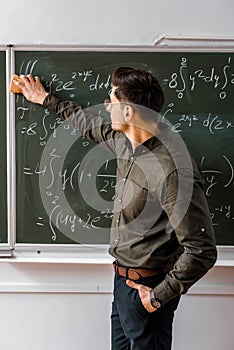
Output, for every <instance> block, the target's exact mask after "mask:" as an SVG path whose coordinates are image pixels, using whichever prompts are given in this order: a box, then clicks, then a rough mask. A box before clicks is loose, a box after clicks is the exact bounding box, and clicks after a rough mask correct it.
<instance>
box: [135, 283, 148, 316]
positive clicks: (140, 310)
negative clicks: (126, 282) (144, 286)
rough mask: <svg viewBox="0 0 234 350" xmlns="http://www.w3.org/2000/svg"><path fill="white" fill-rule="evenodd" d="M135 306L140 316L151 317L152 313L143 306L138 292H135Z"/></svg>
mask: <svg viewBox="0 0 234 350" xmlns="http://www.w3.org/2000/svg"><path fill="white" fill-rule="evenodd" d="M134 305H135V309H136V312H137V313H138V315H139V316H141V317H148V316H149V315H150V313H149V312H148V311H147V310H146V308H145V307H144V305H143V304H142V301H141V298H140V295H139V293H138V290H136V291H135V303H134Z"/></svg>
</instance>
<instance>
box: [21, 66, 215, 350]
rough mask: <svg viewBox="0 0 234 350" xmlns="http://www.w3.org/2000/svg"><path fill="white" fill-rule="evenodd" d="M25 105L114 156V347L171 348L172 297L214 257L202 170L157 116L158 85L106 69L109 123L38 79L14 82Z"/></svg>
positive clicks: (141, 74)
mask: <svg viewBox="0 0 234 350" xmlns="http://www.w3.org/2000/svg"><path fill="white" fill-rule="evenodd" d="M15 83H16V84H17V85H18V86H19V87H20V88H21V89H22V93H23V95H24V96H25V97H26V98H27V99H28V100H29V101H31V102H34V103H39V104H41V105H43V106H44V107H45V108H48V109H50V110H52V111H53V112H55V113H57V114H58V115H59V116H60V117H61V118H63V119H69V120H70V123H71V124H72V125H73V126H74V127H75V128H77V129H79V131H80V132H81V133H82V134H83V135H84V136H85V137H87V138H89V139H91V140H93V141H95V142H96V143H103V142H104V143H105V144H106V147H107V148H108V149H109V150H110V151H111V152H114V153H115V154H116V159H117V183H116V194H115V203H114V215H113V220H112V227H111V238H110V250H109V251H110V254H111V255H112V256H113V257H114V258H115V259H116V261H115V262H114V270H115V281H114V300H113V305H112V315H111V319H112V350H127V349H132V350H144V349H150V350H169V349H171V341H172V323H173V317H174V311H175V310H176V308H177V305H178V303H179V299H180V295H181V294H184V293H186V292H187V290H188V288H189V287H190V286H191V285H193V284H194V283H195V282H196V281H197V280H198V279H199V278H201V277H202V276H203V275H204V274H205V273H206V272H207V271H208V270H209V269H210V268H211V267H212V266H213V265H214V263H215V261H216V254H217V252H216V246H215V240H214V233H213V229H212V224H211V220H210V214H209V209H208V206H207V202H206V199H205V195H204V192H203V181H202V177H201V174H200V172H199V170H198V168H197V166H196V165H195V164H194V162H193V160H192V159H191V158H190V156H189V154H188V153H187V149H186V147H185V146H184V144H183V142H182V141H181V139H180V138H179V136H178V135H175V134H172V133H171V131H170V128H169V127H168V125H166V124H163V123H159V122H158V120H157V117H158V113H159V112H160V110H161V108H162V106H163V103H164V94H163V91H162V89H161V87H160V85H159V83H158V81H157V79H156V78H155V77H153V76H152V75H151V74H150V73H148V72H145V71H142V70H135V69H133V68H130V67H121V68H118V69H117V70H116V71H115V72H114V73H113V75H112V85H113V88H112V91H111V94H110V102H106V103H105V104H106V109H107V110H108V111H109V112H110V118H111V121H110V122H109V123H106V122H103V121H102V120H101V118H100V117H99V116H94V115H92V114H90V113H86V111H85V110H83V109H82V107H81V106H80V105H77V104H75V103H73V102H71V101H62V100H60V99H58V98H57V97H55V96H53V95H51V94H48V93H47V92H46V91H45V90H44V88H43V86H42V84H41V83H40V80H39V78H38V77H36V78H35V79H34V78H33V77H32V76H21V82H15Z"/></svg>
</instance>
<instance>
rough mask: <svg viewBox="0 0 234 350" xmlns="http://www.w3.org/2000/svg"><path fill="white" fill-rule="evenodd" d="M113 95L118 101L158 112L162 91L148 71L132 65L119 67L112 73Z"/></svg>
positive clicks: (161, 100) (162, 100)
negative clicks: (114, 88)
mask: <svg viewBox="0 0 234 350" xmlns="http://www.w3.org/2000/svg"><path fill="white" fill-rule="evenodd" d="M112 84H113V86H116V87H117V89H116V90H115V96H116V97H117V99H118V100H119V101H120V102H129V103H133V104H135V105H139V106H142V107H147V108H149V109H151V110H153V111H156V112H160V111H161V109H162V106H163V103H164V93H163V90H162V88H161V86H160V84H159V82H158V80H157V79H156V78H155V77H154V76H153V75H152V74H151V73H149V72H146V71H144V70H141V69H134V68H132V67H120V68H118V69H116V71H115V72H114V73H113V74H112Z"/></svg>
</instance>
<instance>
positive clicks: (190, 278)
mask: <svg viewBox="0 0 234 350" xmlns="http://www.w3.org/2000/svg"><path fill="white" fill-rule="evenodd" d="M162 206H163V209H164V211H165V212H166V214H167V216H168V219H169V224H168V227H167V229H168V230H171V231H172V230H173V231H174V233H175V235H176V237H177V240H178V242H179V244H180V245H181V246H182V247H183V252H182V254H181V255H180V256H179V258H178V260H177V261H176V262H175V264H174V266H173V268H172V269H171V270H170V271H169V272H168V273H167V275H166V277H165V279H164V280H163V281H162V282H161V283H160V284H159V285H158V286H157V287H155V288H154V293H155V295H156V296H157V297H158V298H159V299H160V300H161V301H162V302H163V303H166V302H168V301H169V300H170V299H172V298H174V297H176V296H178V295H181V294H184V293H186V292H187V291H188V289H189V288H190V287H191V286H192V285H193V284H194V283H195V282H196V281H198V280H199V279H200V278H201V277H202V276H203V275H205V273H206V272H207V271H208V270H209V269H210V268H211V267H212V266H213V265H214V263H215V261H216V258H217V249H216V244H215V238H214V231H213V226H212V222H211V218H210V212H209V208H208V204H207V200H206V197H205V194H204V190H203V179H202V176H201V174H200V173H199V170H198V169H197V171H196V172H193V171H192V170H190V169H180V171H179V172H178V170H175V171H173V172H172V173H171V174H170V175H169V176H168V177H167V179H166V183H165V190H164V198H163V204H162Z"/></svg>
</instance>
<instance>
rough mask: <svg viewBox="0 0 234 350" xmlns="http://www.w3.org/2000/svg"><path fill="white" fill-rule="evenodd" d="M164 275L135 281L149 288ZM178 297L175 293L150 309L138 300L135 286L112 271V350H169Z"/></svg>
mask: <svg viewBox="0 0 234 350" xmlns="http://www.w3.org/2000/svg"><path fill="white" fill-rule="evenodd" d="M163 279H164V275H160V276H155V277H146V278H141V279H140V280H139V281H137V283H141V284H144V285H145V286H149V287H151V288H153V287H155V286H156V285H157V284H158V283H160V282H161V281H162V280H163ZM179 299H180V297H176V298H174V299H173V300H171V301H169V302H168V303H166V304H165V305H164V307H163V308H162V309H158V310H156V311H155V312H153V313H149V312H148V311H147V310H146V309H145V308H144V306H143V305H142V303H141V300H140V297H139V294H138V290H136V289H133V288H131V287H129V286H128V285H126V278H125V277H122V276H119V275H117V274H115V281H114V300H113V303H112V314H111V326H112V334H111V345H112V350H170V349H171V342H172V323H173V318H174V311H175V310H176V308H177V306H178V303H179Z"/></svg>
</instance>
